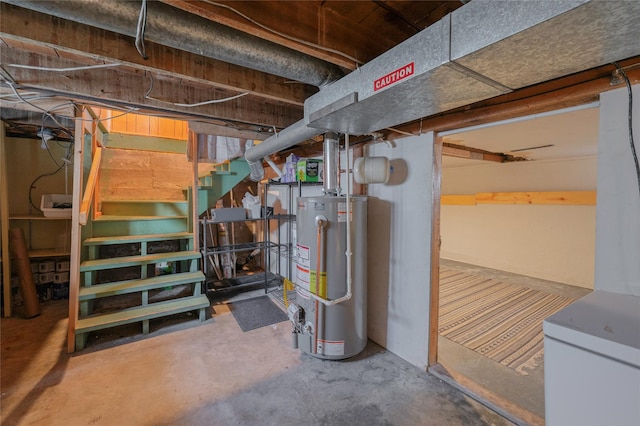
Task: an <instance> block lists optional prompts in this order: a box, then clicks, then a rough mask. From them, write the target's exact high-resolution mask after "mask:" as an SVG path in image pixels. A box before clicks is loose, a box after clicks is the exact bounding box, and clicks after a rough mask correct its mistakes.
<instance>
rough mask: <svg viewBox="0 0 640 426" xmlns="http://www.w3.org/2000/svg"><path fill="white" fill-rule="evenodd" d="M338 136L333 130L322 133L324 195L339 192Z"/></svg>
mask: <svg viewBox="0 0 640 426" xmlns="http://www.w3.org/2000/svg"><path fill="white" fill-rule="evenodd" d="M338 138H339V136H338V135H337V134H336V133H333V132H327V133H325V135H324V150H323V157H324V158H323V161H322V167H323V170H324V172H323V174H324V176H323V178H322V182H323V184H322V185H323V187H322V190H323V192H324V195H338V193H339V192H340V149H339V147H338Z"/></svg>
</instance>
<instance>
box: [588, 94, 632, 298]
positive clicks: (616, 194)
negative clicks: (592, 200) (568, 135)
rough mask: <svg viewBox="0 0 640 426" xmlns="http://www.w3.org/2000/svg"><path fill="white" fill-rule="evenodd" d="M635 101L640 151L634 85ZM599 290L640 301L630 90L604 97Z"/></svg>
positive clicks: (598, 210)
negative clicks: (629, 296)
mask: <svg viewBox="0 0 640 426" xmlns="http://www.w3.org/2000/svg"><path fill="white" fill-rule="evenodd" d="M633 98H634V99H633V101H634V104H633V115H634V117H633V121H634V123H633V131H634V137H635V142H636V150H638V151H640V141H639V139H640V85H635V86H633ZM638 154H639V155H640V152H639V153H638ZM595 289H596V290H603V291H610V292H613V293H621V294H631V295H635V296H640V190H639V189H638V181H637V177H636V173H635V167H634V163H633V159H632V156H631V148H630V146H629V130H628V95H627V89H626V88H621V89H616V90H613V91H610V92H606V93H603V94H602V95H601V96H600V138H599V144H598V198H597V206H596V261H595Z"/></svg>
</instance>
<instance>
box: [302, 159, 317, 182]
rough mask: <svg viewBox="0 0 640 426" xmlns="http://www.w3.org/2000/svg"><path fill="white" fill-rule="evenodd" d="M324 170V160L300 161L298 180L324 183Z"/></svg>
mask: <svg viewBox="0 0 640 426" xmlns="http://www.w3.org/2000/svg"><path fill="white" fill-rule="evenodd" d="M322 168H323V165H322V160H307V159H304V160H300V161H298V167H297V169H298V172H297V173H296V178H297V179H298V181H299V182H322V174H323V170H322Z"/></svg>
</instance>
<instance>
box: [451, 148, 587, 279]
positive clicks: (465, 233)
mask: <svg viewBox="0 0 640 426" xmlns="http://www.w3.org/2000/svg"><path fill="white" fill-rule="evenodd" d="M596 163H597V159H596V157H595V156H591V157H580V158H573V159H566V160H546V161H530V162H518V163H507V164H487V165H479V166H471V167H458V168H446V169H444V170H443V177H442V194H474V193H477V192H511V191H581V190H594V189H595V188H596V180H597V178H596V174H597V173H596V170H597V164H596ZM595 223H596V208H595V206H560V205H495V204H489V205H487V204H480V205H477V206H451V205H444V206H442V207H441V229H440V231H441V235H442V246H441V257H443V258H445V259H451V260H457V261H460V262H466V263H471V264H474V265H481V266H485V267H489V268H494V269H500V270H504V271H509V272H514V273H517V274H522V275H527V276H532V277H537V278H542V279H546V280H551V281H556V282H561V283H565V284H570V285H574V286H579V287H584V288H589V289H592V288H593V282H594V277H593V275H594V261H595Z"/></svg>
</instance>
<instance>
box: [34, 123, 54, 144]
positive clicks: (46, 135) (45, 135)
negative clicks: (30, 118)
mask: <svg viewBox="0 0 640 426" xmlns="http://www.w3.org/2000/svg"><path fill="white" fill-rule="evenodd" d="M36 135H38V136H39V137H40V139H42V143H41V144H40V148H42V149H47V142H49V141H50V140H51V139H53V137H54V134H53V131H52V130H51V129H49V128H41V129H40V130H38V131H37V132H36Z"/></svg>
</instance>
